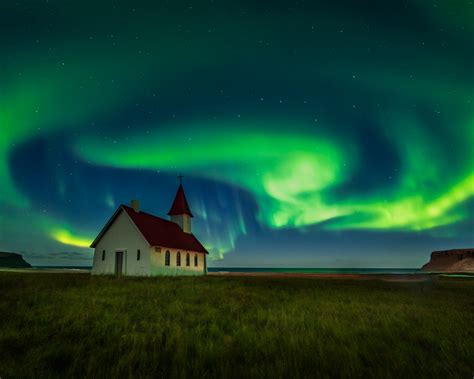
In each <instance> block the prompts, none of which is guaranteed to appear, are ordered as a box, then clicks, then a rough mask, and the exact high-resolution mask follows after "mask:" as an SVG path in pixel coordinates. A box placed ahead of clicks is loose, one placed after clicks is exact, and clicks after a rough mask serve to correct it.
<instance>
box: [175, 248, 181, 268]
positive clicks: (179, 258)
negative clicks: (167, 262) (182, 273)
mask: <svg viewBox="0 0 474 379" xmlns="http://www.w3.org/2000/svg"><path fill="white" fill-rule="evenodd" d="M176 266H181V253H180V252H179V251H178V253H177V254H176Z"/></svg>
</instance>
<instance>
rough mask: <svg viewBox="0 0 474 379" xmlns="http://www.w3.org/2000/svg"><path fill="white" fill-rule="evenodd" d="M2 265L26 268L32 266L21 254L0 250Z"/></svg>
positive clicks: (0, 262)
mask: <svg viewBox="0 0 474 379" xmlns="http://www.w3.org/2000/svg"><path fill="white" fill-rule="evenodd" d="M0 267H8V268H25V267H31V265H30V264H29V263H28V262H26V261H25V260H24V259H23V257H22V256H21V254H17V253H4V252H0Z"/></svg>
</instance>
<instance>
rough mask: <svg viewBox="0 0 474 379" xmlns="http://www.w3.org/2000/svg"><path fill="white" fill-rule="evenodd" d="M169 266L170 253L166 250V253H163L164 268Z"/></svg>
mask: <svg viewBox="0 0 474 379" xmlns="http://www.w3.org/2000/svg"><path fill="white" fill-rule="evenodd" d="M169 265H170V251H169V250H166V253H165V266H169Z"/></svg>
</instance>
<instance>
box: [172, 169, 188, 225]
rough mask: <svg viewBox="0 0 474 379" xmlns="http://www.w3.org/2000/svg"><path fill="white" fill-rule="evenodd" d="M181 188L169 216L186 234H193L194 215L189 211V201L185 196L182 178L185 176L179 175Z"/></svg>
mask: <svg viewBox="0 0 474 379" xmlns="http://www.w3.org/2000/svg"><path fill="white" fill-rule="evenodd" d="M178 178H179V187H178V191H177V192H176V196H175V197H174V201H173V205H172V206H171V209H170V211H169V212H168V216H170V221H172V222H174V223H176V224H178V225H179V226H180V228H181V229H182V230H183V232H185V233H191V218H192V217H193V214H192V213H191V210H190V209H189V205H188V201H187V200H186V195H185V194H184V189H183V184H182V178H183V175H179V176H178Z"/></svg>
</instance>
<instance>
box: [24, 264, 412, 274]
mask: <svg viewBox="0 0 474 379" xmlns="http://www.w3.org/2000/svg"><path fill="white" fill-rule="evenodd" d="M33 269H61V270H68V269H69V270H91V269H92V266H33ZM208 272H210V273H227V272H228V273H277V274H357V275H360V274H364V275H370V274H391V275H396V274H400V275H407V274H419V273H420V272H421V270H420V269H419V268H316V267H310V268H307V267H209V268H208Z"/></svg>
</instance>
